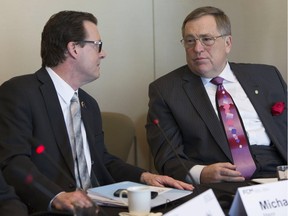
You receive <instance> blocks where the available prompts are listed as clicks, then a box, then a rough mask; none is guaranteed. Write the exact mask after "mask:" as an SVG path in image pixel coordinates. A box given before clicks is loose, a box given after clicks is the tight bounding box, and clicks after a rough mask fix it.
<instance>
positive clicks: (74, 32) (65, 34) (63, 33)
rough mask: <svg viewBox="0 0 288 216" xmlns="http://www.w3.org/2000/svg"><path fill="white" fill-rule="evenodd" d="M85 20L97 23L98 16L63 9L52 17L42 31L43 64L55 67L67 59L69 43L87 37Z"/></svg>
mask: <svg viewBox="0 0 288 216" xmlns="http://www.w3.org/2000/svg"><path fill="white" fill-rule="evenodd" d="M84 21H90V22H92V23H95V25H97V18H96V17H95V16H94V15H92V14H91V13H86V12H79V11H61V12H59V13H57V14H54V15H53V16H51V17H50V19H49V20H48V22H47V23H46V25H45V26H44V29H43V32H42V40H41V57H42V66H43V67H44V66H48V67H54V66H57V65H58V64H59V63H61V62H63V61H64V60H65V58H66V57H65V53H66V51H67V44H68V43H69V42H70V41H81V40H84V39H85V37H86V32H85V29H84V26H83V22H84Z"/></svg>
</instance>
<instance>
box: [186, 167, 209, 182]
mask: <svg viewBox="0 0 288 216" xmlns="http://www.w3.org/2000/svg"><path fill="white" fill-rule="evenodd" d="M204 168H205V166H203V165H195V166H193V167H192V168H191V169H190V171H189V172H190V174H191V175H192V177H193V180H194V182H195V184H200V183H201V182H200V175H201V172H202V170H203V169H204ZM186 179H189V177H188V176H187V177H186ZM191 183H192V182H191Z"/></svg>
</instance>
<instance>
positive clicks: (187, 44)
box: [180, 34, 228, 47]
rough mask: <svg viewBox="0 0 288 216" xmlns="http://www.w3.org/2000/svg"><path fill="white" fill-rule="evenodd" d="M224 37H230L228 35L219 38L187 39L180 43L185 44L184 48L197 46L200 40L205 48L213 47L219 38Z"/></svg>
mask: <svg viewBox="0 0 288 216" xmlns="http://www.w3.org/2000/svg"><path fill="white" fill-rule="evenodd" d="M224 36H228V34H223V35H219V36H201V37H199V38H194V37H187V38H183V39H182V40H180V42H181V43H182V44H183V46H184V47H193V46H195V44H196V41H197V40H199V41H200V43H201V44H202V45H203V46H212V45H213V44H214V43H215V41H216V40H217V39H218V38H220V37H224Z"/></svg>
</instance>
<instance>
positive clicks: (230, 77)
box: [201, 62, 237, 85]
mask: <svg viewBox="0 0 288 216" xmlns="http://www.w3.org/2000/svg"><path fill="white" fill-rule="evenodd" d="M219 77H222V78H223V79H224V81H223V82H237V79H236V77H235V75H234V73H233V72H232V70H231V67H230V65H229V63H228V62H227V64H226V66H225V67H224V69H223V71H222V72H221V73H220V74H219ZM201 79H202V82H203V84H204V85H206V84H207V83H210V81H211V79H212V78H206V77H201Z"/></svg>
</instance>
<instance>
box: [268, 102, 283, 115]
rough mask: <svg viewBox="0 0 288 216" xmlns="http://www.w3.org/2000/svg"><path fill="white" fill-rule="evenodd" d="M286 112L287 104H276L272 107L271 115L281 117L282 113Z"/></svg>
mask: <svg viewBox="0 0 288 216" xmlns="http://www.w3.org/2000/svg"><path fill="white" fill-rule="evenodd" d="M284 110H285V103H284V102H282V101H280V102H276V103H275V104H273V106H272V107H271V113H272V115H273V116H278V115H281V113H283V111H284Z"/></svg>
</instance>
